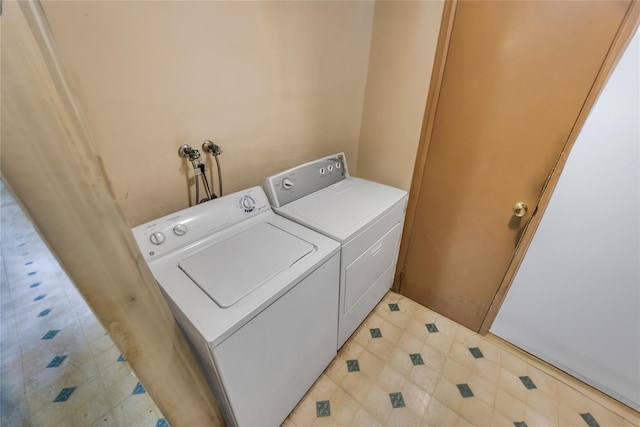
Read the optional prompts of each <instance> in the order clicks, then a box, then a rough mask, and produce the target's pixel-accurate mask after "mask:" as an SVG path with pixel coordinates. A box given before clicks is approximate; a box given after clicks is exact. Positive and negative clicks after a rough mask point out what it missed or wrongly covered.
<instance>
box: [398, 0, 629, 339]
mask: <svg viewBox="0 0 640 427" xmlns="http://www.w3.org/2000/svg"><path fill="white" fill-rule="evenodd" d="M449 7H450V8H451V7H452V6H451V5H449ZM453 9H455V14H453V13H454V12H451V13H452V15H451V16H450V20H451V21H452V22H453V23H452V25H451V26H450V27H449V30H448V31H449V32H448V33H447V34H448V35H447V37H448V38H447V41H448V42H446V41H445V42H442V41H441V46H440V49H441V51H444V52H446V54H444V56H443V57H442V58H443V59H441V61H444V62H441V67H442V69H443V70H444V71H443V72H441V74H440V80H439V81H436V83H438V84H437V86H438V87H439V92H436V91H432V92H431V93H430V98H433V97H436V98H437V103H435V105H431V106H430V107H429V108H428V109H427V114H426V117H425V121H428V120H431V122H430V123H427V122H425V131H424V132H423V141H421V144H423V147H422V149H423V150H426V157H424V156H423V159H425V160H423V162H424V163H423V165H424V168H423V169H420V170H418V169H417V170H416V173H414V182H413V184H412V196H411V200H410V202H409V211H408V214H407V225H406V227H405V228H406V232H405V236H404V241H403V248H402V251H401V256H400V265H403V264H404V267H403V269H402V273H401V276H400V277H401V283H400V292H402V293H403V294H405V295H406V296H408V297H409V298H411V299H414V300H415V301H418V302H420V303H422V304H424V305H426V306H427V307H430V308H432V309H434V310H435V311H437V312H439V313H442V314H444V315H445V316H447V317H449V318H451V319H454V320H455V321H457V322H458V323H461V324H462V325H465V326H467V327H468V328H470V329H473V330H476V331H479V330H480V329H481V326H482V325H483V321H485V317H486V316H487V313H488V312H489V308H490V306H491V304H492V302H493V301H494V298H495V297H496V295H497V293H498V290H499V289H501V284H502V286H503V287H504V286H505V285H504V284H503V279H505V274H506V273H507V271H508V270H509V268H510V265H512V259H513V257H514V251H515V250H516V248H517V246H518V244H519V242H520V241H521V237H522V236H523V233H524V231H525V229H526V228H527V224H528V223H529V222H530V220H531V218H532V217H533V216H534V215H536V209H537V204H538V201H539V199H540V197H541V194H543V190H544V189H545V187H546V184H547V183H548V178H549V177H550V174H551V172H552V170H553V169H554V167H555V166H556V164H557V162H558V160H559V158H561V154H562V153H563V150H565V148H566V146H567V142H568V141H569V140H570V136H572V135H574V134H575V130H574V129H573V128H574V126H575V125H576V124H578V125H579V120H578V119H579V118H580V117H581V114H582V115H584V114H586V113H585V112H584V111H583V106H584V105H585V103H587V100H588V99H590V98H589V97H590V96H591V97H593V91H592V87H594V83H596V82H598V81H599V80H598V79H600V80H602V77H601V75H602V70H601V69H602V68H603V63H605V64H606V62H607V61H608V58H609V56H610V54H609V50H610V48H611V47H612V45H613V44H614V41H615V40H617V39H618V38H619V30H620V28H621V25H622V23H623V22H626V21H625V19H627V18H625V17H626V16H627V13H628V11H629V10H631V8H630V2H628V1H620V2H618V1H611V2H596V1H584V2H574V1H572V2H567V1H537V2H529V1H523V2H519V1H496V2H485V1H464V2H458V3H457V4H454V6H453ZM445 13H446V11H445ZM445 18H446V16H445ZM443 25H444V26H446V25H447V20H446V19H443ZM441 37H442V34H441ZM441 40H442V39H441ZM443 46H444V47H443ZM608 54H609V56H608ZM436 64H438V58H436ZM436 72H438V70H436V69H434V73H436ZM601 83H602V82H600V84H601ZM432 85H433V80H432ZM596 86H597V85H596ZM430 102H433V99H431V101H430ZM587 110H588V108H587ZM430 114H431V119H429V115H430ZM578 127H579V126H578ZM427 147H428V148H427ZM420 156H421V154H419V156H418V160H417V162H416V168H420V167H421V166H422V165H421V164H420ZM516 202H524V203H526V204H527V205H528V206H529V209H528V212H527V213H526V215H525V216H524V217H522V218H517V217H516V216H515V215H514V212H513V210H512V209H513V206H514V204H515V203H516ZM581 208H582V209H588V207H581ZM507 286H508V282H507ZM503 294H504V292H503ZM486 329H488V326H486V328H485V330H486Z"/></svg>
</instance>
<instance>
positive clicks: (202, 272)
mask: <svg viewBox="0 0 640 427" xmlns="http://www.w3.org/2000/svg"><path fill="white" fill-rule="evenodd" d="M266 242H268V243H266ZM313 250H314V247H313V245H311V244H310V243H308V242H306V241H304V240H302V239H300V238H299V237H296V236H294V235H292V234H290V233H288V232H286V231H283V230H281V229H279V228H277V227H275V226H274V225H272V224H270V223H260V224H257V225H255V226H253V227H251V228H249V229H247V230H244V231H242V232H241V233H239V234H236V235H234V236H232V237H230V238H228V239H225V240H222V241H219V242H216V243H215V244H213V245H211V246H208V247H205V248H202V249H201V250H199V251H197V252H195V253H192V254H190V255H189V256H188V257H186V258H184V259H182V260H180V262H179V263H178V266H179V268H180V270H182V271H183V272H184V274H186V275H187V276H188V277H189V278H190V279H191V280H192V281H193V282H194V283H195V284H196V285H198V287H199V288H200V289H202V291H203V292H205V293H206V294H207V295H208V296H209V297H210V298H211V299H212V300H213V301H214V302H215V303H216V304H217V305H218V306H220V307H221V308H228V307H231V306H232V305H234V304H235V303H237V302H238V301H240V300H241V299H242V298H244V297H246V296H247V295H248V294H250V293H251V292H252V291H254V290H256V289H257V288H259V287H260V286H261V285H262V284H263V283H266V282H268V281H269V280H271V279H272V278H273V277H275V276H277V275H278V274H279V273H281V272H282V271H283V270H285V269H287V268H289V267H291V266H292V265H294V264H295V263H296V262H298V261H300V260H301V259H303V258H304V257H305V256H307V255H308V254H310V253H311V252H313Z"/></svg>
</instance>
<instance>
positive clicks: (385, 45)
mask: <svg viewBox="0 0 640 427" xmlns="http://www.w3.org/2000/svg"><path fill="white" fill-rule="evenodd" d="M443 5H444V2H443V1H423V2H409V1H406V2H405V1H398V2H376V7H375V14H374V24H373V35H372V42H371V56H370V59H369V73H368V79H367V87H366V97H365V106H364V111H363V116H362V127H361V131H360V145H359V151H358V174H359V175H360V176H361V177H362V178H367V179H371V180H374V181H378V182H382V183H384V184H388V185H392V186H395V187H399V188H403V189H405V190H409V187H410V186H411V178H412V174H413V166H414V162H415V157H416V149H417V146H418V141H419V139H420V130H421V127H422V119H423V115H424V108H425V104H426V100H427V92H428V89H429V81H430V79H431V67H432V65H433V57H434V54H435V49H436V43H437V40H438V31H439V30H440V19H441V17H442V8H443Z"/></svg>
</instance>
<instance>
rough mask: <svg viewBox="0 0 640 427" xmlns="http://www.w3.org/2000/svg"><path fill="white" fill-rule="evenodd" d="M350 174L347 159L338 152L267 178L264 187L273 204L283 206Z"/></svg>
mask: <svg viewBox="0 0 640 427" xmlns="http://www.w3.org/2000/svg"><path fill="white" fill-rule="evenodd" d="M348 176H349V171H348V169H347V159H346V158H345V156H344V153H338V154H334V155H332V156H327V157H323V158H321V159H318V160H314V161H312V162H309V163H305V164H304V165H300V166H296V167H295V168H292V169H289V170H286V171H284V172H281V173H279V174H277V175H274V176H271V177H269V178H266V179H265V180H264V183H263V188H264V191H265V192H266V193H267V196H268V197H269V201H270V202H271V205H272V206H275V207H281V206H284V205H286V204H287V203H291V202H293V201H294V200H298V199H299V198H301V197H304V196H306V195H308V194H311V193H315V192H316V191H318V190H320V189H322V188H325V187H328V186H330V185H332V184H335V183H336V182H338V181H341V180H343V179H345V178H346V177H348Z"/></svg>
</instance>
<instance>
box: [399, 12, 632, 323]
mask: <svg viewBox="0 0 640 427" xmlns="http://www.w3.org/2000/svg"><path fill="white" fill-rule="evenodd" d="M457 4H458V1H457V0H446V1H445V5H444V9H443V11H442V20H441V23H440V33H439V36H438V44H437V47H436V53H435V58H434V62H433V71H432V74H431V81H430V85H429V93H428V96H427V103H426V107H425V113H424V119H423V122H422V130H421V133H420V140H419V141H418V148H417V152H416V161H415V165H414V170H413V177H412V180H411V188H410V191H409V200H408V202H407V213H406V217H405V223H404V230H403V233H402V241H401V244H400V253H399V255H398V269H397V271H396V276H395V280H394V284H393V289H394V290H395V291H397V292H400V293H403V290H404V289H403V280H402V278H403V272H404V268H405V264H406V261H407V252H408V250H409V241H410V239H411V234H412V231H413V230H412V229H413V224H414V222H415V219H416V211H417V205H418V195H419V194H420V190H421V186H422V179H423V176H424V169H425V166H426V163H427V157H428V155H429V145H430V143H431V137H432V134H433V127H434V124H435V117H436V113H437V109H438V101H439V97H440V91H441V88H442V81H443V78H444V71H445V65H446V60H447V54H448V50H449V44H450V41H451V33H452V31H453V23H454V20H455V14H456V9H457ZM639 24H640V1H637V0H634V1H632V2H631V4H630V5H629V8H628V9H627V12H626V14H625V16H624V18H623V20H622V23H621V25H620V27H619V28H618V32H617V33H616V35H615V37H614V39H613V42H612V44H611V47H610V49H609V52H608V53H607V56H606V57H605V59H604V61H603V63H602V65H601V67H600V70H599V71H598V74H597V76H596V79H595V81H594V83H593V86H592V87H591V90H590V91H589V94H588V95H587V98H586V100H585V103H584V104H583V106H582V109H581V110H580V113H579V114H578V117H577V119H576V121H575V123H574V125H573V128H572V129H571V132H570V133H569V137H568V138H567V141H566V142H565V145H564V147H563V149H562V151H561V153H560V156H559V157H558V159H557V160H556V164H555V166H554V168H553V169H552V171H551V173H550V174H549V177H548V178H547V182H546V183H545V185H544V186H543V188H542V191H541V193H540V195H539V196H538V201H537V204H536V208H535V209H534V212H533V214H532V216H531V219H530V220H529V222H528V223H527V225H526V226H525V228H524V230H523V233H522V235H521V238H520V240H519V241H518V244H517V245H516V248H515V251H514V254H513V257H512V258H511V262H510V263H509V267H508V268H507V270H506V272H505V275H504V277H503V279H502V281H501V283H500V285H499V286H498V290H497V292H496V294H495V295H494V297H493V301H492V302H491V305H490V306H489V309H488V311H487V314H486V315H485V318H484V320H483V322H482V325H481V326H480V330H479V331H478V332H479V333H480V334H481V335H485V334H486V333H487V332H489V327H490V326H491V324H492V323H493V321H494V319H495V318H496V316H497V314H498V310H499V309H500V306H501V305H502V302H503V301H504V299H505V297H506V295H507V292H508V290H509V287H510V286H511V283H512V282H513V279H514V277H515V275H516V272H517V271H518V268H519V267H520V264H521V263H522V260H523V259H524V256H525V254H526V252H527V249H528V248H529V245H530V244H531V241H532V239H533V236H534V234H535V231H536V230H537V228H538V225H539V224H540V220H541V219H542V215H543V214H544V211H545V210H546V207H547V205H548V204H549V200H550V199H551V195H552V194H553V190H554V188H555V186H556V184H557V183H558V180H559V178H560V174H561V172H562V170H563V168H564V165H565V164H566V161H567V158H568V155H569V152H570V151H571V148H572V147H573V144H574V142H575V140H576V139H577V137H578V134H579V133H580V130H581V129H582V126H583V125H584V122H585V121H586V119H587V116H588V114H589V112H590V111H591V108H592V107H593V104H594V103H595V101H596V99H597V98H598V95H599V94H600V92H601V91H602V88H603V87H604V85H605V83H606V81H607V79H608V78H609V76H610V75H611V73H612V71H613V69H614V67H615V65H616V64H617V62H618V60H619V59H620V57H621V56H622V53H623V52H624V50H625V48H626V47H627V45H628V44H629V42H630V41H631V38H632V37H633V35H634V33H635V31H636V30H637V28H638V25H639Z"/></svg>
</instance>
